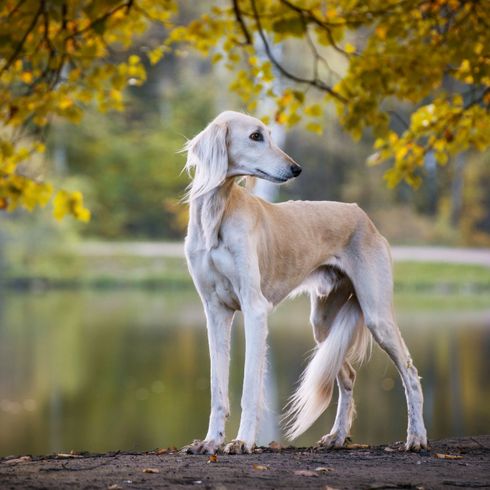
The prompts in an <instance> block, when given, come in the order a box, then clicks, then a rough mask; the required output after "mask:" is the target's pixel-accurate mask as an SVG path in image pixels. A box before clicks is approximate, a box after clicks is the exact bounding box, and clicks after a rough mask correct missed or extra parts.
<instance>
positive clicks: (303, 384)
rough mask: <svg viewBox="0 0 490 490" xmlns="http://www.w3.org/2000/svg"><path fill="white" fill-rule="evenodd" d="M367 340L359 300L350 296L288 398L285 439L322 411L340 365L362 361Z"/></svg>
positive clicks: (293, 434) (291, 437) (296, 435)
mask: <svg viewBox="0 0 490 490" xmlns="http://www.w3.org/2000/svg"><path fill="white" fill-rule="evenodd" d="M370 339H371V336H370V334H369V331H368V329H367V328H366V327H365V326H364V319H363V316H362V311H361V307H360V305H359V302H358V301H357V298H356V297H355V295H352V296H351V297H350V298H349V299H348V300H347V301H346V303H345V304H344V305H343V306H342V307H341V308H340V309H339V312H338V313H337V315H336V317H335V319H334V320H333V322H332V325H331V327H330V329H329V332H328V335H327V337H326V339H325V340H324V341H323V342H322V343H321V344H319V345H318V346H317V347H316V348H315V351H314V353H313V356H312V358H311V360H310V362H309V364H308V366H307V367H306V369H305V371H304V372H303V374H302V376H301V380H300V385H299V387H298V389H297V390H296V392H295V393H294V394H293V395H292V396H291V398H290V400H289V403H288V405H287V411H286V414H285V415H284V419H285V420H286V421H287V423H286V427H287V428H286V436H287V437H288V439H295V438H296V437H298V436H299V435H300V434H302V433H303V432H305V430H306V429H308V428H309V427H310V426H311V425H312V424H313V422H315V420H316V419H317V418H318V417H319V416H320V415H321V414H322V413H323V412H324V411H325V409H326V408H327V407H328V405H329V403H330V400H331V398H332V392H333V387H334V383H335V378H336V377H337V374H338V373H339V371H340V369H341V367H342V364H343V363H344V361H345V360H348V361H352V362H362V360H363V359H364V357H365V355H366V352H367V350H368V346H369V343H370Z"/></svg>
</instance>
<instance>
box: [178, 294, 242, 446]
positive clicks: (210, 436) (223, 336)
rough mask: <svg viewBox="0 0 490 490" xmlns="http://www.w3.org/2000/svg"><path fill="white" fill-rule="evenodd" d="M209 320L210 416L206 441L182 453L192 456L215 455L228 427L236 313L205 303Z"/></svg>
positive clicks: (196, 441) (199, 442) (214, 304)
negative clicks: (231, 358)
mask: <svg viewBox="0 0 490 490" xmlns="http://www.w3.org/2000/svg"><path fill="white" fill-rule="evenodd" d="M203 303H204V304H205V312H206V319H207V330H208V342H209V354H210V359H211V415H210V417H209V428H208V432H207V434H206V438H205V439H204V440H203V441H201V440H195V441H194V442H193V443H192V444H189V445H188V446H185V447H184V448H183V451H184V452H186V453H190V454H214V453H215V452H216V451H217V450H218V449H219V448H220V447H221V446H222V444H223V442H224V439H225V423H226V419H227V418H228V416H229V412H230V406H229V399H228V380H229V367H230V337H231V324H232V321H233V315H234V311H233V310H230V309H229V308H227V307H226V306H224V305H222V304H218V303H216V302H214V301H203Z"/></svg>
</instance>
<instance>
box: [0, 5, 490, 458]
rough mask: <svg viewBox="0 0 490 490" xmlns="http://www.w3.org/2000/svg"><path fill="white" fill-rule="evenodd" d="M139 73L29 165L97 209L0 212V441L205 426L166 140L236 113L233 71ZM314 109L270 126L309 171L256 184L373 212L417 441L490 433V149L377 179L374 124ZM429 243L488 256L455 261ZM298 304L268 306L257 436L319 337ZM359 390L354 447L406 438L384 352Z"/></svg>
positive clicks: (176, 176) (198, 67)
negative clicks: (412, 183) (120, 108)
mask: <svg viewBox="0 0 490 490" xmlns="http://www.w3.org/2000/svg"><path fill="white" fill-rule="evenodd" d="M191 10H192V9H191ZM183 15H185V13H184V14H183ZM147 36H152V37H153V38H155V36H156V37H157V38H158V36H163V33H162V32H159V31H158V29H156V30H152V31H150V32H149V33H148V34H147ZM141 42H142V43H144V42H145V40H144V39H142V41H141ZM146 68H147V70H148V81H147V82H146V83H145V84H144V85H143V86H141V87H134V88H130V89H129V91H128V93H127V110H126V111H125V112H124V113H116V112H109V113H107V114H101V113H100V112H98V111H96V110H95V109H94V110H90V109H89V110H88V111H87V113H86V115H85V117H84V119H83V120H82V122H81V123H80V124H79V125H76V126H75V125H70V124H68V123H66V122H64V121H58V122H55V123H54V124H53V125H52V126H51V127H50V131H49V134H48V144H47V152H46V155H45V160H44V161H43V162H40V165H42V166H43V168H45V171H46V172H47V173H48V174H49V176H50V178H51V179H52V180H54V181H56V179H63V182H64V183H65V184H64V185H65V186H66V185H68V186H70V185H72V186H73V188H77V189H81V190H82V191H83V192H84V196H85V199H86V202H87V206H88V207H89V208H90V209H91V211H92V219H91V221H90V222H89V223H88V224H82V223H79V222H75V221H74V220H72V219H65V220H63V221H62V222H55V221H54V220H53V219H52V216H51V214H50V212H49V211H40V212H37V213H36V214H29V213H27V212H23V211H22V210H19V211H15V212H14V213H12V214H6V213H1V214H0V271H1V272H0V274H1V289H0V434H1V438H0V455H7V454H25V453H35V454H40V453H48V452H54V451H69V450H89V451H106V450H116V449H121V450H123V449H137V450H147V449H151V448H154V447H167V446H181V445H184V444H185V443H188V442H189V441H191V440H192V439H194V438H198V437H202V436H204V434H205V431H206V425H207V417H208V412H209V375H208V371H209V361H208V353H207V341H206V331H205V325H204V316H203V313H202V308H201V305H200V302H199V299H198V297H197V294H196V293H195V291H194V288H193V285H192V282H191V280H190V277H189V274H188V272H187V268H186V265H185V262H184V259H183V253H182V246H181V241H182V239H183V237H184V235H185V226H186V223H187V206H186V205H184V204H181V203H180V201H179V200H180V198H181V197H182V195H183V193H184V189H185V186H186V185H187V183H188V177H187V176H186V175H185V174H183V173H182V172H181V170H182V167H183V165H184V162H185V156H184V155H182V154H179V153H178V150H179V149H180V148H181V147H182V146H183V144H184V143H185V141H186V138H190V137H192V136H193V135H195V134H196V133H197V132H199V131H200V130H201V129H202V128H203V127H204V126H205V125H206V124H207V123H208V122H209V121H210V120H211V119H212V118H214V117H215V116H216V115H217V114H218V113H219V112H220V111H222V110H225V109H234V110H243V107H242V106H241V105H240V102H239V100H238V99H237V98H236V96H235V95H233V94H232V93H230V92H229V91H227V90H225V87H227V86H228V85H229V83H230V79H229V78H228V77H229V74H228V73H227V72H226V71H224V70H221V69H220V68H219V67H217V66H213V65H211V64H210V63H209V62H208V61H207V60H204V59H202V58H197V57H193V56H192V55H188V56H187V57H185V58H176V57H174V56H173V55H171V54H170V55H168V56H167V57H165V58H164V59H163V60H162V61H161V62H159V63H157V64H156V65H154V66H150V65H148V66H147V67H146ZM265 104H266V102H265V101H264V107H262V109H263V111H262V112H266V111H267V108H266V107H265ZM259 109H260V108H259ZM399 110H400V112H401V113H403V107H399ZM325 117H326V124H325V127H326V129H325V132H324V134H323V135H317V134H312V133H311V132H307V131H305V130H304V129H302V128H301V127H298V128H295V129H291V130H287V131H284V130H281V129H280V128H279V129H278V128H276V131H277V133H278V137H279V138H280V139H281V140H282V146H283V148H284V149H285V150H286V151H287V152H288V153H289V154H290V155H291V156H292V157H293V158H294V159H295V160H296V161H297V162H298V163H300V164H301V165H302V166H303V169H304V170H303V173H302V175H301V178H299V179H297V180H295V181H294V182H292V183H290V184H287V185H285V186H281V187H280V188H277V189H276V188H268V189H266V193H267V195H268V196H271V197H272V198H273V199H274V200H277V201H283V200H288V199H311V200H341V201H348V202H353V201H355V202H357V203H358V204H359V205H360V206H361V207H363V208H364V209H365V210H366V211H367V212H368V214H369V215H370V216H371V218H372V219H373V221H374V222H375V224H376V225H377V227H378V228H379V229H380V231H381V232H382V233H383V234H384V235H385V236H386V237H387V238H388V240H389V241H390V242H391V244H392V245H394V246H395V258H396V259H398V260H397V261H396V268H395V272H396V284H395V287H396V306H397V312H398V318H399V322H400V327H401V329H402V333H403V335H404V337H405V339H406V342H407V344H408V346H409V348H410V349H411V352H412V356H413V358H414V360H415V363H416V365H417V367H418V369H419V373H420V374H421V376H422V378H423V380H422V382H423V387H424V393H425V398H426V404H425V414H426V421H427V425H428V430H429V437H431V438H434V439H435V438H442V437H447V436H457V435H472V434H479V433H484V432H487V433H488V431H489V430H490V411H489V410H488V408H489V407H490V386H489V381H488V376H487V374H488V372H490V371H489V369H490V361H489V359H490V355H489V354H490V295H489V292H490V264H489V259H488V249H487V248H485V247H488V246H489V244H490V193H489V191H488V190H489V184H490V153H489V152H486V153H478V154H473V153H470V152H468V153H466V154H463V155H462V156H461V157H459V159H458V160H457V161H453V162H450V164H448V165H446V166H444V167H441V166H439V165H436V164H435V162H434V161H430V159H427V161H426V175H427V176H426V178H425V180H424V182H423V184H422V186H421V187H420V189H418V190H416V191H415V190H413V189H412V188H410V187H408V186H406V185H404V184H401V185H400V186H398V187H397V188H396V189H387V188H386V186H385V184H384V182H383V178H382V175H383V172H384V170H385V169H384V168H383V167H375V168H369V167H367V166H366V163H365V162H366V158H367V157H368V156H369V154H370V153H371V152H372V150H371V148H372V140H371V139H370V138H369V136H365V137H364V138H363V139H361V141H359V142H357V143H354V142H353V141H352V140H351V139H350V137H349V136H348V135H346V134H345V133H344V132H343V131H342V130H341V128H340V127H339V126H338V124H337V123H336V122H335V118H334V115H333V113H332V115H329V114H327V115H326V116H325ZM66 183H68V184H66ZM399 246H403V247H405V248H397V247H399ZM415 246H416V247H418V248H414V247H415ZM434 246H437V247H465V248H468V247H480V254H479V255H478V254H477V255H474V254H472V253H471V251H468V250H467V251H466V252H461V253H460V254H459V252H457V253H456V254H452V255H451V254H449V256H450V257H449V258H447V257H448V254H447V253H446V252H447V250H446V248H444V249H440V248H436V249H432V248H430V249H429V248H428V247H434ZM434 250H435V252H434ZM431 257H432V258H431ZM458 257H459V258H460V259H459V258H458ZM475 257H476V258H475ZM421 259H423V261H421ZM308 314H309V313H308V301H307V299H306V298H298V299H296V300H294V301H292V302H289V303H287V304H285V305H282V306H280V307H279V308H278V310H277V312H275V313H274V314H273V317H272V319H271V334H270V352H269V354H270V359H269V365H270V369H269V374H268V380H267V384H268V389H267V392H268V394H269V400H268V412H267V413H266V414H265V415H264V423H263V428H262V430H261V440H260V442H262V443H268V442H270V441H271V440H273V439H275V440H282V438H281V433H280V430H279V425H278V416H279V415H280V413H281V408H282V407H283V406H284V404H285V403H286V400H287V397H288V396H289V394H290V393H291V392H292V390H293V387H294V385H295V383H296V381H297V380H298V377H299V375H300V373H301V371H302V369H303V367H304V366H305V360H306V358H307V355H308V352H309V350H310V349H311V348H312V347H313V337H312V335H311V332H310V327H309V324H308ZM235 323H236V325H235V327H236V328H235V329H234V342H233V358H232V366H233V367H232V376H231V401H232V417H231V419H230V423H229V429H228V431H229V432H228V435H229V436H230V437H231V436H233V435H234V434H233V432H234V431H236V429H237V426H238V417H239V400H240V391H241V379H242V369H243V359H244V353H243V332H242V328H241V318H240V317H237V320H236V322H235ZM355 398H356V400H357V406H358V417H357V421H356V422H355V425H354V429H353V433H352V435H353V439H354V440H355V441H356V442H362V443H389V442H393V441H395V440H401V439H403V438H404V434H405V429H406V412H405V402H404V394H403V388H402V386H401V383H400V380H399V377H398V376H397V374H396V372H395V370H394V368H393V366H392V364H391V362H390V361H389V359H388V358H387V357H386V355H384V353H382V352H381V351H379V349H378V348H376V347H375V349H374V352H373V356H372V359H371V360H370V361H369V365H368V366H364V367H363V368H361V370H360V374H359V377H358V381H357V386H356V393H355ZM333 405H334V404H333ZM334 413H335V406H331V407H330V409H329V410H328V412H327V413H326V414H325V416H323V417H322V419H321V420H320V421H318V422H317V423H316V424H315V426H314V427H313V428H312V429H311V430H309V431H308V432H307V433H306V434H305V435H304V436H302V437H301V439H299V440H298V441H296V442H295V444H297V445H307V444H312V443H313V442H315V441H316V440H318V439H319V437H320V436H321V435H323V434H324V433H326V432H328V430H329V428H330V424H331V423H332V420H333V415H334Z"/></svg>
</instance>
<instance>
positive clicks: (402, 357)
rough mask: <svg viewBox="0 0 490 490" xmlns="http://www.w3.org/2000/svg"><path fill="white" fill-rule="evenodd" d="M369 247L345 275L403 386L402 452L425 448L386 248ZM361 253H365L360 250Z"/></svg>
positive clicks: (418, 391)
mask: <svg viewBox="0 0 490 490" xmlns="http://www.w3.org/2000/svg"><path fill="white" fill-rule="evenodd" d="M375 245H376V247H375V248H370V250H369V252H370V253H369V254H366V253H363V250H359V251H358V253H357V254H355V255H354V257H356V260H355V262H354V263H353V264H352V263H351V264H350V266H352V265H354V267H350V268H351V273H349V276H350V277H351V279H352V282H353V284H354V287H355V290H356V294H357V296H358V299H359V303H360V305H361V309H362V312H363V315H364V320H365V323H366V326H367V327H368V329H369V330H370V331H371V333H372V335H373V337H374V339H375V340H376V342H377V343H378V344H379V346H380V347H381V348H382V349H383V350H384V351H385V352H386V353H387V354H388V355H389V356H390V357H391V359H392V360H393V362H394V363H395V366H396V367H397V369H398V372H399V373H400V376H401V378H402V381H403V385H404V387H405V396H406V399H407V411H408V428H407V442H406V449H407V450H413V451H418V450H420V449H422V448H427V432H426V429H425V425H424V418H423V394H422V387H421V385H420V379H419V376H418V372H417V369H416V367H415V366H414V364H413V361H412V358H411V356H410V353H409V351H408V349H407V346H406V345H405V342H404V340H403V338H402V336H401V333H400V330H399V328H398V325H397V324H396V321H395V317H394V312H393V279H392V270H391V258H390V255H389V249H388V246H387V245H386V242H385V241H384V240H383V239H381V238H380V239H379V241H378V242H377V243H376V244H375ZM364 252H365V251H364Z"/></svg>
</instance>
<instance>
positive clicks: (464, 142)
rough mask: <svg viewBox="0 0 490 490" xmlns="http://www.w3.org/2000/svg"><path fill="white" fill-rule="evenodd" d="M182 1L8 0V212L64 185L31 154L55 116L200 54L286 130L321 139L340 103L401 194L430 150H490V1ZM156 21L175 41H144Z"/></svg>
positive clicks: (345, 120)
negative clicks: (174, 58) (329, 113)
mask: <svg viewBox="0 0 490 490" xmlns="http://www.w3.org/2000/svg"><path fill="white" fill-rule="evenodd" d="M184 5H185V4H184V2H177V0H158V1H151V0H125V1H122V0H101V1H95V0H65V1H58V0H39V1H38V0H17V1H13V0H6V1H5V2H2V4H1V6H0V22H1V24H2V26H3V27H2V33H1V36H0V100H2V102H3V104H2V107H1V108H0V123H1V124H2V129H1V130H0V208H2V209H8V210H12V209H14V208H16V207H17V206H19V205H20V206H23V207H25V208H27V209H33V208H34V207H35V206H37V205H42V206H43V205H45V204H46V203H47V202H48V201H49V200H50V197H51V196H52V194H53V192H54V186H53V184H52V183H50V182H45V181H42V179H41V178H40V177H41V176H44V175H46V174H47V169H46V168H41V167H39V165H34V164H33V162H34V161H35V160H34V159H33V158H32V155H33V153H35V152H43V151H44V149H45V147H44V143H43V136H44V133H45V132H46V128H48V126H49V124H50V121H53V120H56V119H64V120H67V121H71V122H78V121H79V120H80V119H81V117H82V114H83V111H84V110H85V108H86V107H87V105H90V104H91V105H94V106H95V107H96V108H97V109H98V110H100V111H102V112H104V111H108V110H118V111H119V110H121V109H122V108H123V105H124V89H125V87H126V86H127V85H128V84H129V85H135V86H138V85H141V84H142V83H143V82H144V81H145V79H146V76H147V68H148V66H149V65H150V64H155V63H157V62H158V61H159V59H160V58H161V57H162V56H163V55H164V54H165V53H166V52H167V51H169V50H170V49H175V52H176V53H177V54H186V49H187V47H191V48H194V49H196V50H197V51H198V52H199V53H201V54H203V55H205V56H209V58H210V59H211V61H212V62H213V63H218V64H223V65H224V66H226V67H227V68H228V69H230V70H231V71H232V72H233V74H234V81H233V82H232V83H231V85H230V88H231V89H232V90H234V91H235V92H236V93H237V94H238V95H239V96H240V97H241V99H242V100H243V102H244V103H245V104H246V108H247V110H248V111H250V112H253V113H259V114H260V112H261V107H260V102H261V101H262V100H263V98H264V97H265V98H268V99H270V100H274V102H275V110H274V111H273V112H274V114H273V118H274V120H275V121H276V122H278V123H280V124H285V125H288V126H292V125H295V124H297V123H299V122H300V121H301V120H302V119H304V121H305V125H306V128H307V129H308V130H310V131H312V132H314V133H319V134H322V132H323V126H324V123H325V118H324V114H325V110H326V107H327V106H328V105H329V104H330V103H332V104H333V105H334V106H335V107H336V111H337V115H338V118H339V121H340V123H341V124H342V125H343V127H344V128H345V129H347V130H348V131H349V132H350V133H351V134H352V135H353V136H354V137H355V138H360V137H361V135H362V134H363V132H364V131H365V130H366V129H367V128H370V129H371V130H372V132H373V134H374V136H375V144H374V146H375V150H376V152H375V153H374V154H373V155H372V156H371V157H370V159H369V163H371V164H379V163H382V162H391V166H390V168H389V169H388V170H387V172H386V173H385V178H386V179H387V182H388V184H389V186H396V185H397V184H399V183H400V182H402V181H404V182H407V183H408V184H410V185H411V186H414V187H417V186H419V185H420V183H421V181H422V177H423V175H424V161H425V157H426V155H427V154H428V153H431V154H432V155H433V156H434V157H435V159H436V160H437V162H438V163H439V164H440V165H445V164H446V163H447V161H448V158H449V156H450V155H455V154H457V153H459V152H461V151H463V150H465V149H467V148H470V149H477V150H484V149H486V148H487V147H488V146H489V144H490V132H489V131H488V127H489V125H490V115H489V106H490V58H489V53H488V46H490V30H489V29H488V25H489V24H490V11H489V10H488V9H486V8H484V3H483V2H482V1H481V0H332V1H330V2H328V3H325V2H323V1H321V0H228V2H225V3H221V4H220V6H219V7H218V6H215V5H214V6H213V2H203V3H200V4H199V10H200V11H203V10H204V11H205V13H204V14H202V15H201V16H199V17H196V15H195V12H196V11H197V10H198V7H197V6H196V5H193V6H192V7H191V8H190V9H189V8H188V9H186V8H182V9H181V10H182V11H183V13H181V14H180V17H178V16H177V15H176V13H177V6H181V7H182V6H184ZM175 19H177V21H176V20H175ZM155 24H158V25H159V26H162V25H163V26H164V27H165V28H166V33H167V39H166V41H165V42H161V37H160V38H158V37H157V42H156V43H155V39H153V40H152V38H151V36H147V40H148V42H146V41H145V44H144V45H143V46H137V43H136V37H137V36H139V35H141V34H143V33H145V32H146V33H147V32H148V30H149V28H150V27H152V26H154V25H155ZM138 47H139V48H142V49H140V50H137V48H138ZM278 47H279V48H280V49H279V50H278V49H277V48H278ZM140 51H141V52H143V51H144V53H145V54H144V56H142V55H141V52H140ZM293 58H294V59H293ZM278 78H281V79H282V80H283V81H282V83H279V84H278V83H275V81H276V80H277V79H278ZM400 102H401V103H402V104H403V105H400ZM262 115H263V116H264V119H266V120H267V119H270V116H271V115H272V114H262ZM407 115H408V116H409V121H408V122H406V121H405V117H404V116H407ZM25 134H28V135H29V136H30V137H29V138H27V139H26V138H21V136H22V135H25ZM56 193H57V194H56V198H55V200H54V210H55V216H57V217H58V218H61V217H62V216H63V215H64V214H72V215H75V216H76V217H78V218H79V219H82V220H88V218H89V212H88V211H87V210H86V209H85V207H84V205H83V200H82V196H81V195H80V194H79V193H77V192H70V191H68V190H66V189H63V188H58V187H57V188H56Z"/></svg>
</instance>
